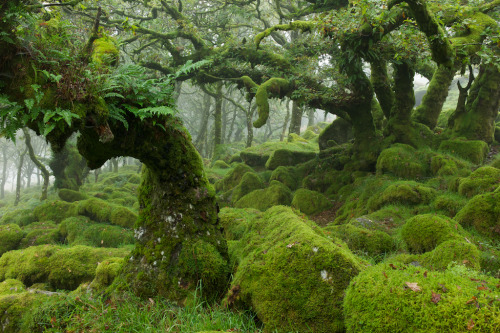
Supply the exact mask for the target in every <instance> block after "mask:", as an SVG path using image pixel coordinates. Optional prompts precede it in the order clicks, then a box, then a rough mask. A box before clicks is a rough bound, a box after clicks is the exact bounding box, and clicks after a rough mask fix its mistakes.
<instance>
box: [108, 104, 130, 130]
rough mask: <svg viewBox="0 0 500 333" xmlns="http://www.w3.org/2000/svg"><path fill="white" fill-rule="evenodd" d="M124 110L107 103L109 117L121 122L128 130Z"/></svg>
mask: <svg viewBox="0 0 500 333" xmlns="http://www.w3.org/2000/svg"><path fill="white" fill-rule="evenodd" d="M123 114H124V111H123V110H122V109H120V108H118V107H116V106H115V105H113V104H110V105H109V118H110V119H113V120H117V121H119V122H121V123H122V124H123V126H124V127H125V129H126V130H127V131H128V122H127V119H125V117H124V116H123Z"/></svg>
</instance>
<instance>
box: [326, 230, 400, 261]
mask: <svg viewBox="0 0 500 333" xmlns="http://www.w3.org/2000/svg"><path fill="white" fill-rule="evenodd" d="M325 230H326V231H329V232H332V234H333V235H334V236H336V237H338V238H340V239H342V240H343V241H344V242H346V244H347V246H349V249H351V250H353V251H359V252H362V253H367V254H368V255H370V256H372V257H374V259H375V260H377V259H378V258H377V256H381V255H384V254H386V253H390V252H392V251H394V250H395V248H396V246H395V242H394V240H393V239H392V237H391V236H389V235H388V234H387V233H386V232H383V231H380V230H370V229H366V228H361V227H358V226H355V225H354V224H342V225H335V226H328V227H326V228H325Z"/></svg>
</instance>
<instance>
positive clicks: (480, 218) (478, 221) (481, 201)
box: [455, 190, 500, 239]
mask: <svg viewBox="0 0 500 333" xmlns="http://www.w3.org/2000/svg"><path fill="white" fill-rule="evenodd" d="M499 202H500V191H498V190H497V191H495V192H493V193H486V194H480V195H476V196H475V197H473V198H472V199H470V200H469V202H467V204H466V205H465V207H464V208H462V209H461V210H460V211H459V212H458V213H457V215H456V216H455V220H456V221H458V222H459V223H460V224H461V225H462V226H464V227H468V226H473V227H474V228H475V229H476V230H477V231H478V232H479V233H481V234H483V235H486V236H489V237H493V238H495V239H500V205H499V204H498V203H499Z"/></svg>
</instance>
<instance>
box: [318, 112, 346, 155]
mask: <svg viewBox="0 0 500 333" xmlns="http://www.w3.org/2000/svg"><path fill="white" fill-rule="evenodd" d="M353 138H354V134H353V132H352V125H351V123H350V122H348V121H347V120H345V119H342V118H337V119H335V120H334V121H333V122H332V123H331V124H330V125H328V126H327V127H326V128H325V129H324V130H323V131H322V132H321V133H320V134H319V137H318V144H319V149H320V150H324V149H327V148H329V147H332V146H336V145H341V144H343V143H346V142H349V141H350V140H352V139H353Z"/></svg>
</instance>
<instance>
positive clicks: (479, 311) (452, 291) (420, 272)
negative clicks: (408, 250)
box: [344, 264, 500, 333]
mask: <svg viewBox="0 0 500 333" xmlns="http://www.w3.org/2000/svg"><path fill="white" fill-rule="evenodd" d="M395 267H396V266H395ZM499 289H500V287H499V286H498V281H497V280H496V279H494V278H491V277H488V276H485V275H481V274H479V273H477V272H474V271H470V270H468V269H467V268H466V267H464V266H454V267H451V268H450V269H447V270H446V271H444V272H428V271H426V270H424V269H422V268H421V267H414V266H411V265H410V266H401V267H396V269H393V268H392V267H391V266H389V264H379V265H376V266H373V267H369V268H368V269H366V270H364V271H363V272H361V273H360V274H359V275H358V276H357V277H356V278H354V279H353V280H352V282H351V284H350V285H349V288H348V289H347V291H346V297H345V299H344V314H345V324H346V328H347V332H348V333H354V332H380V333H386V332H436V333H437V332H469V331H476V332H495V331H497V330H498V327H500V308H499V307H498V304H497V303H498V299H499V297H500V291H499Z"/></svg>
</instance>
